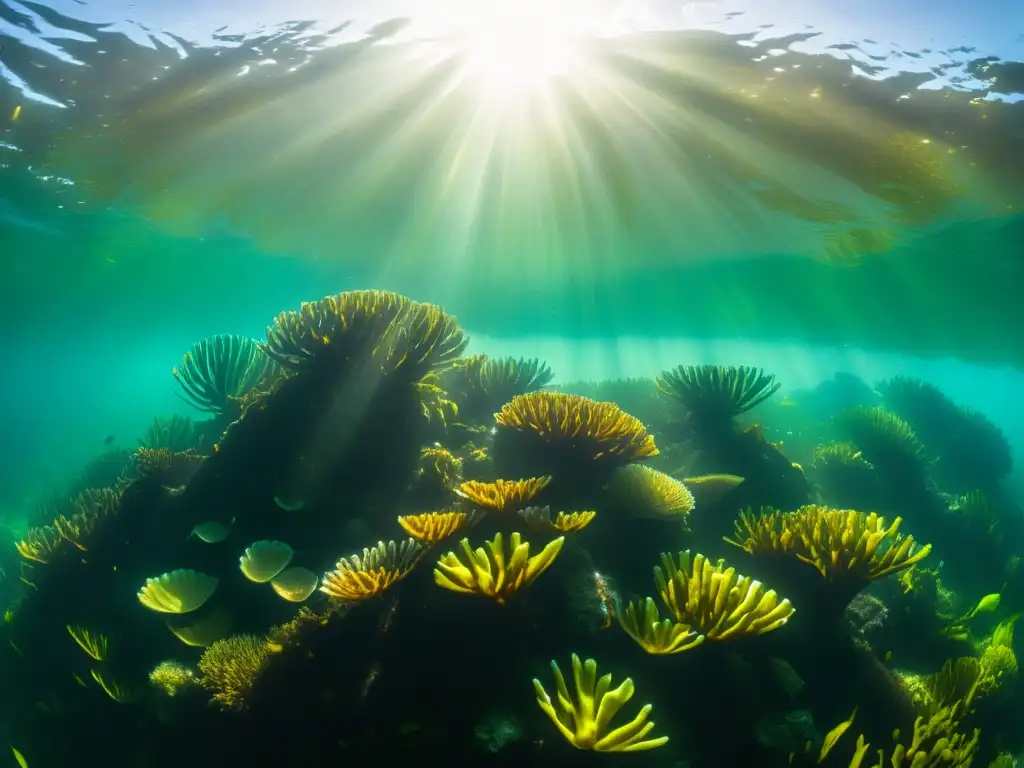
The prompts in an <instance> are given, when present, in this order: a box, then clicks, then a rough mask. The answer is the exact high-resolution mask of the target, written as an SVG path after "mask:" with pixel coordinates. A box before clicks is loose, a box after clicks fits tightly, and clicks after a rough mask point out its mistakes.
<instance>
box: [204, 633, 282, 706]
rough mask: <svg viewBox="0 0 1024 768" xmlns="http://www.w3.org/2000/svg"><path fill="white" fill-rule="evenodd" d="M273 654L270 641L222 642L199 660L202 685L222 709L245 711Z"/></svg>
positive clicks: (247, 638) (250, 638) (240, 638)
mask: <svg viewBox="0 0 1024 768" xmlns="http://www.w3.org/2000/svg"><path fill="white" fill-rule="evenodd" d="M270 654H271V649H270V646H269V645H268V644H267V641H266V640H265V639H264V638H262V637H256V636H255V635H235V636H233V637H228V638H225V639H224V640H218V641H217V642H215V643H214V644H213V645H211V646H210V647H209V648H207V649H206V650H205V651H203V655H202V656H201V657H200V658H199V682H200V684H201V685H202V686H203V688H205V689H206V690H207V691H209V692H210V693H211V694H212V695H213V700H214V701H216V702H218V703H219V704H220V705H221V706H223V707H225V708H227V709H235V710H240V709H245V707H246V706H247V705H248V696H249V694H250V692H251V691H252V687H253V685H254V684H255V682H256V678H257V677H258V676H259V674H260V672H262V671H263V667H264V665H265V664H266V663H267V660H268V658H269V657H270Z"/></svg>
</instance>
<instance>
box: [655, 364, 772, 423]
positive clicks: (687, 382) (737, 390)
mask: <svg viewBox="0 0 1024 768" xmlns="http://www.w3.org/2000/svg"><path fill="white" fill-rule="evenodd" d="M656 383H657V385H658V389H659V390H661V391H662V392H664V393H665V394H666V395H668V396H669V397H673V398H675V399H676V400H678V401H679V402H680V403H682V404H683V407H685V408H686V410H687V411H688V412H689V413H692V414H694V415H696V416H698V417H699V418H701V419H731V418H732V417H733V416H738V415H739V414H741V413H744V412H745V411H749V410H750V409H751V408H753V407H754V406H756V405H760V404H761V403H763V402H764V401H765V400H767V399H768V398H769V397H771V396H772V395H774V394H775V393H776V392H777V391H778V390H779V387H781V386H782V385H781V384H779V383H778V382H777V381H775V376H773V375H772V374H769V373H765V372H764V371H763V370H761V369H760V368H749V367H747V366H745V365H741V366H739V367H732V366H730V367H728V368H726V367H724V366H721V365H696V366H695V365H680V366H678V367H677V368H673V369H672V370H671V371H665V372H664V373H662V374H661V376H659V377H658V378H657V382H656Z"/></svg>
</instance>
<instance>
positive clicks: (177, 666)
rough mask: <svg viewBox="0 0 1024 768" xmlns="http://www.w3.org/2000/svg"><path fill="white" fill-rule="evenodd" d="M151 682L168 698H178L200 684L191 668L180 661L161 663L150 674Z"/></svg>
mask: <svg viewBox="0 0 1024 768" xmlns="http://www.w3.org/2000/svg"><path fill="white" fill-rule="evenodd" d="M149 682H150V684H151V685H152V686H153V687H154V688H157V689H158V690H160V691H161V692H163V693H164V694H165V695H167V696H177V695H178V694H179V693H181V692H182V691H185V690H187V689H189V688H191V687H192V686H194V685H197V684H198V680H196V674H195V672H194V671H193V670H192V668H191V667H186V666H185V665H184V664H182V663H181V662H178V661H170V660H168V661H161V662H160V663H159V664H157V665H156V666H155V667H153V669H152V671H151V672H150V673H149Z"/></svg>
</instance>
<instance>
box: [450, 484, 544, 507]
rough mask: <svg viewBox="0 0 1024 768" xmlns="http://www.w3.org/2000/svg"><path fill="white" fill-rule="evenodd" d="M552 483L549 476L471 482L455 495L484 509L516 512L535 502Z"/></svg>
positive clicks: (457, 490)
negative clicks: (538, 495)
mask: <svg viewBox="0 0 1024 768" xmlns="http://www.w3.org/2000/svg"><path fill="white" fill-rule="evenodd" d="M550 482H551V478H550V477H548V476H545V477H531V478H528V479H526V480H495V481H494V482H493V483H482V482H479V481H477V480H469V481H467V482H465V483H462V484H461V485H460V486H459V487H458V488H456V489H455V493H457V494H458V495H459V496H461V497H462V498H464V499H468V500H469V501H471V502H473V503H474V504H476V505H477V506H478V507H483V508H484V509H493V510H495V511H496V512H504V511H506V510H508V511H514V510H517V509H522V508H523V507H525V506H526V505H528V504H529V503H530V502H531V501H533V500H534V499H535V498H536V497H537V494H539V493H540V492H541V491H543V490H544V488H546V487H547V484H548V483H550Z"/></svg>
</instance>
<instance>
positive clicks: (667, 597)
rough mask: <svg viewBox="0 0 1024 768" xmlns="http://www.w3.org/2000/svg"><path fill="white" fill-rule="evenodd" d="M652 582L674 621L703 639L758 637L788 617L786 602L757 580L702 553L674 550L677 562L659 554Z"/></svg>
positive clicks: (779, 625)
mask: <svg viewBox="0 0 1024 768" xmlns="http://www.w3.org/2000/svg"><path fill="white" fill-rule="evenodd" d="M654 582H655V584H657V587H658V594H659V595H660V596H661V599H662V601H663V602H664V603H665V606H666V607H667V608H668V609H669V610H670V611H671V612H672V613H673V615H674V616H675V619H676V621H679V622H681V623H683V624H688V625H690V626H691V627H693V628H694V629H695V630H697V631H698V632H700V633H701V634H702V635H705V636H706V637H707V639H708V640H728V639H730V638H734V637H740V636H742V635H761V634H764V633H765V632H771V631H772V630H775V629H778V628H779V627H781V626H782V625H783V624H785V623H786V622H787V621H789V619H790V617H791V616H792V615H793V612H794V609H793V606H792V605H790V603H789V600H779V597H778V595H776V594H775V592H774V591H773V590H766V589H765V588H764V585H762V584H761V582H759V581H754V580H753V579H751V578H750V577H749V576H740V575H739V574H738V573H736V569H735V568H728V567H726V565H725V561H724V560H719V561H718V562H717V563H716V564H714V565H712V564H711V562H710V561H709V560H708V559H707V558H706V557H704V555H701V554H697V555H694V557H693V558H692V562H691V558H690V553H689V552H688V551H687V552H680V553H679V556H678V562H677V561H676V560H674V559H673V558H672V556H671V555H669V554H662V556H661V567H655V569H654Z"/></svg>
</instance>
